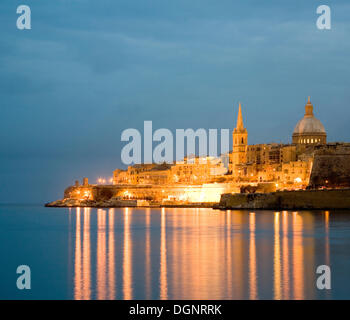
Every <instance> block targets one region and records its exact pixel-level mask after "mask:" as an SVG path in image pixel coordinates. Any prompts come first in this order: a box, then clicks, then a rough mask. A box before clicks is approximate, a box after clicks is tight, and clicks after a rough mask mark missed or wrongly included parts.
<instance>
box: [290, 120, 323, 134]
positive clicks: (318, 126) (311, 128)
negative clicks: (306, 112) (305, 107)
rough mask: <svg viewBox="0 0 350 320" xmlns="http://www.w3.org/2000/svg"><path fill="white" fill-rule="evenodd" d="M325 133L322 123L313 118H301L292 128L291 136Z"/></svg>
mask: <svg viewBox="0 0 350 320" xmlns="http://www.w3.org/2000/svg"><path fill="white" fill-rule="evenodd" d="M294 133H295V134H305V133H307V134H309V133H326V130H325V128H324V126H323V124H322V122H321V121H320V120H318V119H316V118H315V117H304V118H302V119H301V120H300V121H299V122H298V123H297V125H296V126H295V128H294V131H293V134H294Z"/></svg>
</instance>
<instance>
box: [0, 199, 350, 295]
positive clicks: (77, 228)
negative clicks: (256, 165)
mask: <svg viewBox="0 0 350 320" xmlns="http://www.w3.org/2000/svg"><path fill="white" fill-rule="evenodd" d="M0 258H1V262H0V299H316V298H317V299H348V298H350V212H349V211H348V212H339V211H338V212H332V211H331V212H324V211H313V212H310V211H302V212H273V211H256V212H249V211H234V210H231V211H215V210H211V209H132V208H129V209H127V208H126V209H106V210H102V209H83V208H81V209H79V208H78V209H75V208H74V209H66V208H62V209H59V208H44V207H40V206H5V205H2V206H0ZM323 264H326V265H329V266H331V270H332V278H331V285H332V289H331V290H328V291H327V290H326V291H320V290H318V289H317V288H316V278H317V276H318V275H317V274H316V268H317V266H319V265H323ZM19 265H28V266H29V267H30V268H31V276H32V289H31V290H25V291H20V290H18V289H17V287H16V279H17V276H18V275H17V274H16V268H17V266H19Z"/></svg>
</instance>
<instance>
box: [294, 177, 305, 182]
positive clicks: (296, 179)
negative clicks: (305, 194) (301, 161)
mask: <svg viewBox="0 0 350 320" xmlns="http://www.w3.org/2000/svg"><path fill="white" fill-rule="evenodd" d="M302 181H303V180H301V178H299V177H298V178H295V179H294V182H295V183H301V182H302Z"/></svg>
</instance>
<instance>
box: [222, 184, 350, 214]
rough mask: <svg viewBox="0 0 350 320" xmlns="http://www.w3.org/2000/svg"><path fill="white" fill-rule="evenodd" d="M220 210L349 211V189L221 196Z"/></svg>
mask: <svg viewBox="0 0 350 320" xmlns="http://www.w3.org/2000/svg"><path fill="white" fill-rule="evenodd" d="M218 208H220V209H268V210H297V209H298V210H299V209H350V189H334V190H300V191H278V192H272V193H249V194H244V193H236V194H231V193H229V194H223V195H222V196H221V200H220V203H219V205H218Z"/></svg>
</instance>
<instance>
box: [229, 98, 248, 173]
mask: <svg viewBox="0 0 350 320" xmlns="http://www.w3.org/2000/svg"><path fill="white" fill-rule="evenodd" d="M232 140H233V145H232V172H234V170H235V167H236V165H239V164H243V163H246V162H247V145H248V131H247V129H246V128H244V124H243V117H242V107H241V103H239V108H238V117H237V124H236V128H234V129H233V133H232Z"/></svg>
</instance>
